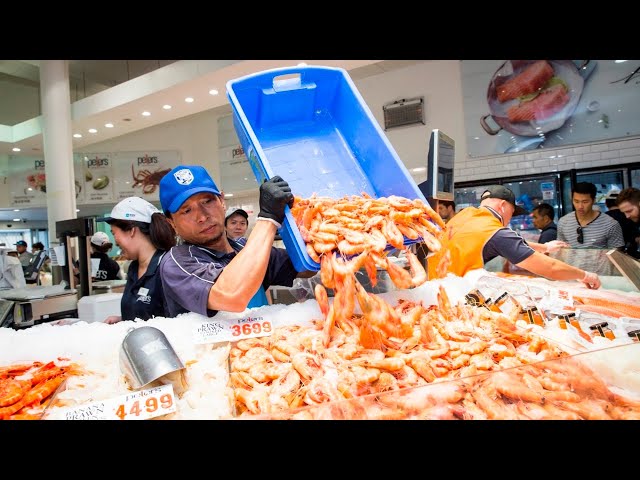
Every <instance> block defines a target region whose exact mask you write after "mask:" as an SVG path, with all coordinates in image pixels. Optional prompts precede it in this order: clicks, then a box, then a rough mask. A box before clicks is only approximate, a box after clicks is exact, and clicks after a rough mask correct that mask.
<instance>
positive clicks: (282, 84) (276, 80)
mask: <svg viewBox="0 0 640 480" xmlns="http://www.w3.org/2000/svg"><path fill="white" fill-rule="evenodd" d="M291 75H295V76H293V77H292V76H291ZM300 88H302V74H301V73H294V74H284V75H278V76H277V77H273V91H274V92H286V91H287V90H299V89H300Z"/></svg>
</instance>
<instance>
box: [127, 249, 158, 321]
mask: <svg viewBox="0 0 640 480" xmlns="http://www.w3.org/2000/svg"><path fill="white" fill-rule="evenodd" d="M164 254H165V252H164V251H163V250H156V252H155V253H154V254H153V257H151V261H150V262H149V266H148V267H147V271H146V272H144V275H142V277H140V278H138V261H137V260H134V261H133V262H131V264H130V265H129V271H128V272H127V284H126V285H125V287H124V293H123V294H122V300H121V301H120V311H121V314H122V320H135V319H136V318H141V319H142V320H149V319H150V318H153V317H166V316H167V315H165V310H164V294H163V292H162V282H161V280H160V270H159V266H160V260H161V259H162V257H163V255H164Z"/></svg>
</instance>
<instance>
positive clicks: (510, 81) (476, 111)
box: [461, 60, 640, 157]
mask: <svg viewBox="0 0 640 480" xmlns="http://www.w3.org/2000/svg"><path fill="white" fill-rule="evenodd" d="M461 72H462V90H463V98H464V112H465V130H466V132H467V147H468V154H469V156H470V157H478V156H486V155H495V154H505V153H506V154H509V153H517V152H523V151H531V150H536V149H544V148H554V147H564V146H568V145H573V144H580V143H588V142H596V141H603V140H609V139H617V138H624V137H627V136H632V135H638V134H640V90H639V89H640V86H639V82H638V80H640V74H639V73H638V72H640V60H618V61H616V60H506V61H505V60H463V61H461Z"/></svg>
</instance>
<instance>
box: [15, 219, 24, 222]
mask: <svg viewBox="0 0 640 480" xmlns="http://www.w3.org/2000/svg"><path fill="white" fill-rule="evenodd" d="M13 221H14V222H21V221H22V219H21V218H14V219H13Z"/></svg>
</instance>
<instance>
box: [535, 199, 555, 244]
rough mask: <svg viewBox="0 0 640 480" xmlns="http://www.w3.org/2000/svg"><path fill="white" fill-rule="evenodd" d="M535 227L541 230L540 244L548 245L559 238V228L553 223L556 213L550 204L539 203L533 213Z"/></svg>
mask: <svg viewBox="0 0 640 480" xmlns="http://www.w3.org/2000/svg"><path fill="white" fill-rule="evenodd" d="M531 217H532V218H533V226H534V227H536V228H537V229H538V230H540V237H539V238H538V243H547V242H550V241H551V240H555V239H556V238H558V227H557V226H556V224H555V222H554V221H553V217H555V211H554V210H553V207H552V206H551V205H549V204H548V203H539V204H538V205H536V206H535V207H533V211H532V212H531Z"/></svg>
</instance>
